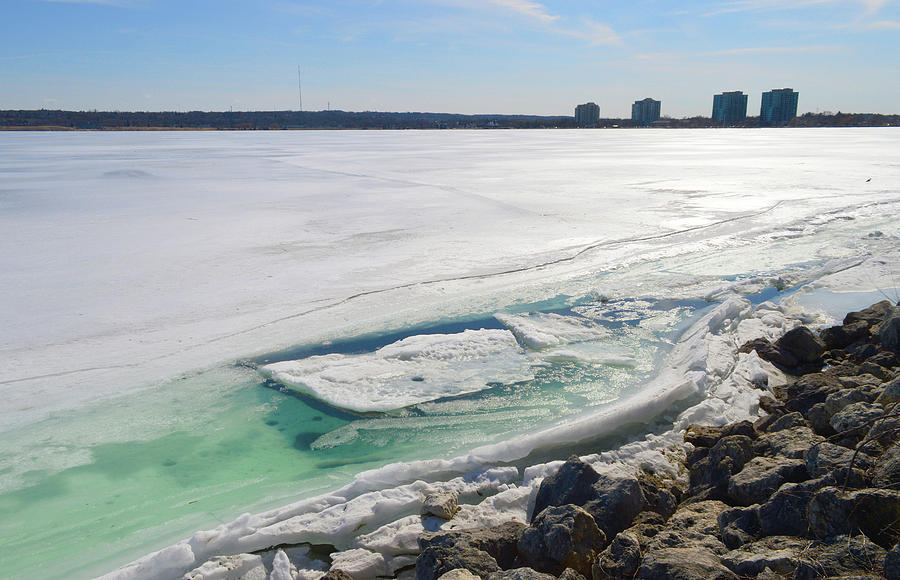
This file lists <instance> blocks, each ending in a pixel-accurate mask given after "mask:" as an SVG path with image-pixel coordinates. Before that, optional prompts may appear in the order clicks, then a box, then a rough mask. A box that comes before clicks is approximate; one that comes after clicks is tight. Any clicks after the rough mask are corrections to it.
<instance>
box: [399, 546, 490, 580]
mask: <svg viewBox="0 0 900 580" xmlns="http://www.w3.org/2000/svg"><path fill="white" fill-rule="evenodd" d="M457 568H463V569H464V570H468V571H469V572H472V573H473V574H475V575H476V576H480V577H484V576H487V575H488V574H490V573H491V572H497V571H498V570H500V566H499V565H498V564H497V560H495V559H494V558H493V557H492V556H491V555H490V554H488V553H487V552H485V551H484V550H479V549H478V548H475V547H473V546H471V545H468V544H459V545H455V546H440V545H438V546H429V547H427V548H425V549H424V550H422V553H421V554H419V557H418V558H416V580H435V579H436V578H440V577H441V576H443V575H444V574H446V573H447V572H450V571H451V570H455V569H457Z"/></svg>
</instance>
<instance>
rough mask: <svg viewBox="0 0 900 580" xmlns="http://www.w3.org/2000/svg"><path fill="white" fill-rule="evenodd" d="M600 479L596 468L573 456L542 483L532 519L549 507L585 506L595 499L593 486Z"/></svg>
mask: <svg viewBox="0 0 900 580" xmlns="http://www.w3.org/2000/svg"><path fill="white" fill-rule="evenodd" d="M599 479H600V474H598V473H597V472H596V471H594V468H592V467H591V466H590V465H588V464H587V463H585V462H583V461H581V459H579V458H578V457H576V456H574V455H573V456H572V457H570V458H569V459H568V460H567V461H566V462H565V463H564V464H563V465H562V467H560V468H559V471H557V472H556V473H554V474H553V475H550V476H548V477H546V478H544V481H542V482H541V486H540V487H539V488H538V492H537V496H536V497H535V502H534V512H533V514H532V517H534V516H536V515H538V514H539V513H541V511H543V510H544V508H546V507H549V506H554V505H556V506H558V505H566V504H573V505H577V506H583V505H584V504H586V503H587V502H588V500H590V499H593V497H594V488H593V485H594V484H595V483H597V481H598V480H599Z"/></svg>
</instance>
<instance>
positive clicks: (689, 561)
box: [635, 547, 737, 580]
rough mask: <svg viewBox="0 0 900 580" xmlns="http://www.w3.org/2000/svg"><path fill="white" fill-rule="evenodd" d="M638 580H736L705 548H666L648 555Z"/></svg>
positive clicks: (637, 576) (717, 558)
mask: <svg viewBox="0 0 900 580" xmlns="http://www.w3.org/2000/svg"><path fill="white" fill-rule="evenodd" d="M635 578H638V579H640V580H737V576H736V575H735V574H734V572H732V571H731V570H729V569H728V568H726V567H725V566H724V565H723V564H722V561H721V560H720V559H719V557H718V556H716V555H715V554H714V553H712V552H710V551H709V550H706V549H704V548H702V547H695V548H667V549H661V550H656V551H653V552H650V553H649V554H647V555H646V556H645V557H644V559H643V561H642V562H641V567H640V568H638V572H637V575H636V576H635Z"/></svg>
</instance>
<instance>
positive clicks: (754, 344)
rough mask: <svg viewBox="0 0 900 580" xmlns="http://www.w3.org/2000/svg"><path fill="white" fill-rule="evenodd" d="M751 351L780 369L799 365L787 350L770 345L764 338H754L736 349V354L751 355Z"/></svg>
mask: <svg viewBox="0 0 900 580" xmlns="http://www.w3.org/2000/svg"><path fill="white" fill-rule="evenodd" d="M753 351H756V354H757V356H759V358H761V359H763V360H764V361H768V362H770V363H772V364H773V365H775V366H777V367H780V368H782V369H792V368H794V367H796V366H797V365H798V364H799V363H800V361H799V360H798V359H797V357H796V356H794V355H793V354H791V353H790V352H788V351H787V350H785V349H783V348H779V347H778V346H776V345H774V344H772V343H771V342H769V341H768V340H766V339H765V338H754V339H753V340H750V341H748V342H746V343H744V344H743V345H742V346H741V348H740V349H738V352H741V353H751V352H753Z"/></svg>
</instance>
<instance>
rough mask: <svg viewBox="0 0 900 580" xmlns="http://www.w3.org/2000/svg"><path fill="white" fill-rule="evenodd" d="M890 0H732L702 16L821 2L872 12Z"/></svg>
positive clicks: (773, 9) (788, 8)
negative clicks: (855, 7)
mask: <svg viewBox="0 0 900 580" xmlns="http://www.w3.org/2000/svg"><path fill="white" fill-rule="evenodd" d="M890 1H891V0H734V1H732V2H726V3H725V4H724V5H723V6H721V7H718V8H716V9H713V10H710V11H709V12H707V13H705V14H703V16H716V15H719V14H729V13H734V12H774V11H785V10H797V9H800V8H807V7H809V6H820V5H822V4H861V5H862V6H863V8H864V9H865V14H866V15H870V14H874V13H875V12H878V11H879V10H881V8H882V7H883V6H884V5H886V4H887V3H888V2H890Z"/></svg>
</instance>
